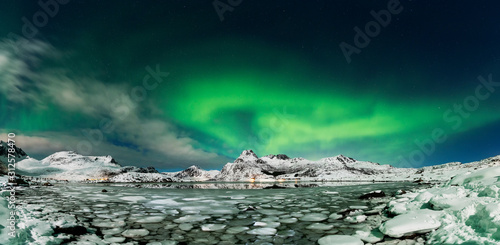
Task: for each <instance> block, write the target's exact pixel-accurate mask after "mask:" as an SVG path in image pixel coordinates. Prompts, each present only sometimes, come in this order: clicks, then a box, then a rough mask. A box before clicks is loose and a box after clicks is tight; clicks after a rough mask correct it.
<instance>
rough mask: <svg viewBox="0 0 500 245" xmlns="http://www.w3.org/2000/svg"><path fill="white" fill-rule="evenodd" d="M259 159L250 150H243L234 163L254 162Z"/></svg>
mask: <svg viewBox="0 0 500 245" xmlns="http://www.w3.org/2000/svg"><path fill="white" fill-rule="evenodd" d="M257 159H259V158H258V157H257V154H255V153H254V152H253V151H252V150H244V151H243V152H242V153H241V155H240V156H239V157H238V158H237V159H236V161H234V162H246V161H256V160H257Z"/></svg>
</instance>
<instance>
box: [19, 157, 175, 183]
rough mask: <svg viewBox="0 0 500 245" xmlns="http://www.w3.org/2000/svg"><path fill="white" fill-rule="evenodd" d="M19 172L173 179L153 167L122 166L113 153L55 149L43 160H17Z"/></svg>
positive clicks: (123, 179)
mask: <svg viewBox="0 0 500 245" xmlns="http://www.w3.org/2000/svg"><path fill="white" fill-rule="evenodd" d="M16 167H17V169H16V173H18V174H21V175H25V176H33V177H41V178H52V179H56V180H68V181H84V180H87V179H90V180H107V181H111V182H168V181H171V179H169V178H168V177H167V176H164V175H162V174H160V173H158V171H157V170H156V169H154V168H153V167H148V168H139V167H135V166H126V167H122V166H120V165H119V164H118V163H117V162H116V161H115V160H114V159H113V158H112V157H111V156H82V155H80V154H77V153H75V152H72V151H62V152H57V153H54V154H52V155H50V156H48V157H46V158H44V159H43V160H41V161H39V160H36V159H33V158H27V159H25V160H23V161H20V162H18V163H17V166H16Z"/></svg>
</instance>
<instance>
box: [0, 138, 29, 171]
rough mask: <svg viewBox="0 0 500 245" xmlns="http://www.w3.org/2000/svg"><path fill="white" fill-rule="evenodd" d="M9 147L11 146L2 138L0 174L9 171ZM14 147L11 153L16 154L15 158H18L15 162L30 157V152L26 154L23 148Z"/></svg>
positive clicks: (0, 143)
mask: <svg viewBox="0 0 500 245" xmlns="http://www.w3.org/2000/svg"><path fill="white" fill-rule="evenodd" d="M9 148H10V147H9V146H8V144H7V142H5V141H1V140H0V174H6V173H7V171H8V168H7V165H8V159H9V158H8V154H9ZM13 149H14V152H13V153H10V154H11V155H13V156H14V159H16V160H15V163H17V162H19V161H21V160H24V159H26V158H29V156H28V154H26V152H24V151H23V150H22V149H21V148H18V147H17V146H15V145H14V147H13Z"/></svg>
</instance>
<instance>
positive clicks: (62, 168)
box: [0, 141, 500, 182]
mask: <svg viewBox="0 0 500 245" xmlns="http://www.w3.org/2000/svg"><path fill="white" fill-rule="evenodd" d="M0 143H1V144H0V161H2V166H3V170H4V171H6V165H5V164H4V163H5V162H6V159H7V150H8V146H7V144H6V143H5V142H3V141H2V142H0ZM15 149H16V155H15V156H16V160H17V161H16V174H20V175H24V176H33V177H42V178H52V179H59V180H68V181H84V180H87V179H91V180H108V181H111V182H171V181H179V182H182V181H210V180H215V181H278V180H301V181H416V180H418V181H448V180H449V179H450V178H451V177H453V176H454V175H457V174H463V173H467V172H470V171H471V170H477V169H482V168H485V167H492V166H500V156H496V157H492V158H488V159H484V160H481V161H477V162H472V163H466V164H462V163H458V162H452V163H447V164H442V165H436V166H430V167H423V168H420V169H415V168H395V167H392V166H390V165H380V164H378V163H373V162H368V161H358V160H355V159H353V158H350V157H346V156H343V155H338V156H335V157H327V158H323V159H320V160H318V161H311V160H307V159H304V158H290V157H288V156H287V155H284V154H278V155H267V156H264V157H260V158H259V157H258V156H257V155H256V154H255V153H254V152H253V151H252V150H245V151H243V152H242V153H241V155H240V156H239V157H238V158H237V159H236V160H235V161H234V162H232V163H227V164H226V165H225V166H224V167H223V168H222V170H221V171H217V170H210V171H206V170H203V169H201V168H199V167H198V166H194V165H193V166H191V167H189V168H187V169H185V170H183V171H179V172H167V173H159V172H158V171H157V170H156V169H155V168H153V167H148V168H140V167H135V166H125V167H122V166H121V165H119V164H118V163H117V162H116V161H115V160H114V159H113V158H112V157H111V156H82V155H80V154H77V153H75V152H72V151H62V152H57V153H54V154H52V155H50V156H48V157H46V158H44V159H42V160H41V161H40V160H37V159H33V158H30V157H29V156H28V155H27V154H26V153H25V152H24V151H23V150H22V149H20V148H17V147H16V148H15ZM0 174H1V173H0Z"/></svg>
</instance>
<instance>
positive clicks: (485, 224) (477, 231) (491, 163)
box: [379, 156, 500, 244]
mask: <svg viewBox="0 0 500 245" xmlns="http://www.w3.org/2000/svg"><path fill="white" fill-rule="evenodd" d="M499 160H500V158H499V157H498V156H497V157H494V158H489V159H485V160H482V161H478V162H473V163H469V164H461V165H457V164H450V166H446V168H450V169H448V170H446V168H435V169H434V170H439V171H444V172H448V173H447V175H452V174H453V173H455V174H457V173H458V174H457V175H456V176H451V177H453V178H452V179H451V180H449V181H448V182H447V183H444V184H440V185H437V186H434V187H432V188H429V189H423V190H420V191H418V192H413V193H412V192H409V193H406V194H403V195H401V196H400V197H398V199H396V200H394V201H391V202H390V203H389V205H388V210H389V212H391V213H394V214H399V215H398V216H396V217H394V218H393V219H391V220H389V221H387V222H385V223H384V224H382V225H381V226H380V227H379V229H380V231H382V232H383V233H384V234H386V235H389V236H391V237H401V236H403V235H408V234H413V233H419V232H429V231H430V233H428V234H427V239H428V241H427V242H428V243H429V244H461V243H470V244H499V243H500V196H499V193H498V190H499V189H500V188H499V187H500V168H499V167H498V161H499ZM476 169H477V170H476ZM424 173H425V171H424ZM424 177H425V175H424ZM451 177H450V178H451Z"/></svg>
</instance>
